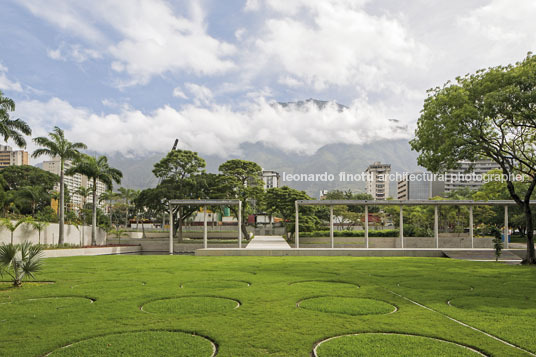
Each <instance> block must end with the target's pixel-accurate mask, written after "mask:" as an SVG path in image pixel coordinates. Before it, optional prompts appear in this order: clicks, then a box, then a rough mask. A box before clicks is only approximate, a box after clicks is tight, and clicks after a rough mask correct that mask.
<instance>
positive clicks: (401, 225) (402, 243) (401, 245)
mask: <svg viewBox="0 0 536 357" xmlns="http://www.w3.org/2000/svg"><path fill="white" fill-rule="evenodd" d="M400 248H404V209H403V208H402V206H400Z"/></svg>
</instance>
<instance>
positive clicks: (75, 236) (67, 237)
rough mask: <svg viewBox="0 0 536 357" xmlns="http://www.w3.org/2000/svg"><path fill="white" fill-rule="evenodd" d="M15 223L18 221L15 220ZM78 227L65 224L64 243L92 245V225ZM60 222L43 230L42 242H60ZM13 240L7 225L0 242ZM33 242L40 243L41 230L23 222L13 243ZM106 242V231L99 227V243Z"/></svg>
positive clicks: (1, 231)
mask: <svg viewBox="0 0 536 357" xmlns="http://www.w3.org/2000/svg"><path fill="white" fill-rule="evenodd" d="M13 223H14V224H15V223H16V222H15V221H13ZM78 228H79V229H77V228H76V227H75V226H73V225H70V224H66V225H64V227H63V229H64V243H68V244H73V245H80V243H82V245H83V246H84V245H90V244H91V227H90V226H80V227H78ZM58 234H59V224H58V223H50V225H49V226H48V227H46V228H45V229H44V230H43V231H41V244H58ZM10 242H11V232H10V231H9V230H7V228H5V227H1V230H0V244H1V243H10ZM23 242H32V243H36V244H37V243H39V232H38V231H37V230H35V229H33V227H32V226H31V225H29V224H21V225H20V226H19V227H18V228H17V230H16V231H15V233H14V234H13V243H15V244H18V243H23ZM105 243H106V232H105V231H104V230H103V229H101V228H97V245H104V244H105Z"/></svg>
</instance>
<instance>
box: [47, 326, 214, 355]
mask: <svg viewBox="0 0 536 357" xmlns="http://www.w3.org/2000/svg"><path fill="white" fill-rule="evenodd" d="M214 354H215V346H214V344H213V343H212V342H211V341H210V340H208V339H206V338H204V337H201V336H198V335H192V334H190V333H185V332H174V331H141V332H127V333H121V334H112V335H106V336H100V337H94V338H90V339H88V340H84V341H80V342H76V343H73V344H71V345H68V346H66V347H62V348H60V349H57V350H55V351H53V352H51V353H50V354H48V356H54V357H56V356H57V357H60V356H73V357H74V356H86V357H87V356H89V357H100V356H129V357H145V356H149V355H150V356H159V357H167V356H174V357H210V356H213V355H214Z"/></svg>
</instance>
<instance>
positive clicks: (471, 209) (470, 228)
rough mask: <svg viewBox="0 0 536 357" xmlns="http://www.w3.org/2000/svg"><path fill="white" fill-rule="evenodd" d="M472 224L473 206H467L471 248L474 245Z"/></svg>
mask: <svg viewBox="0 0 536 357" xmlns="http://www.w3.org/2000/svg"><path fill="white" fill-rule="evenodd" d="M473 225H474V224H473V206H469V238H471V248H474V247H475V234H474V233H475V232H474V227H473Z"/></svg>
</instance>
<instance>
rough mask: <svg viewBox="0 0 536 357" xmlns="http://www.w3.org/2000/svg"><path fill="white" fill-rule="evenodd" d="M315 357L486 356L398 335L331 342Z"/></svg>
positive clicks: (350, 337) (445, 343) (370, 335)
mask: <svg viewBox="0 0 536 357" xmlns="http://www.w3.org/2000/svg"><path fill="white" fill-rule="evenodd" d="M313 355H314V356H316V357H328V356H330V357H331V356H368V357H375V356H378V357H385V356H397V357H413V356H430V357H437V356H468V357H470V356H485V355H484V354H482V353H480V352H478V351H477V350H474V349H472V348H469V347H466V346H462V345H459V344H456V343H454V342H450V341H444V340H439V339H435V338H430V337H423V336H415V335H403V334H395V333H363V334H356V335H345V336H338V337H332V338H328V339H327V340H324V341H322V342H320V343H319V344H317V345H316V346H315V348H314V350H313Z"/></svg>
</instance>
